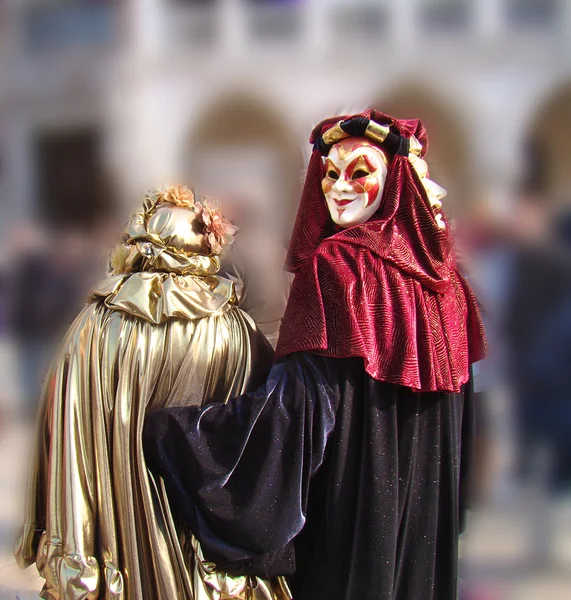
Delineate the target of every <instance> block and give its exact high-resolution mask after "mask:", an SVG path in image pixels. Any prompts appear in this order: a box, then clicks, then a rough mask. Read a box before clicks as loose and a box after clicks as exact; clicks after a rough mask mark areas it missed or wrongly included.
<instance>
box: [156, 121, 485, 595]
mask: <svg viewBox="0 0 571 600" xmlns="http://www.w3.org/2000/svg"><path fill="white" fill-rule="evenodd" d="M311 142H312V143H313V144H314V151H313V154H312V156H311V160H310V164H309V169H308V173H307V178H306V182H305V187H304V191H303V195H302V199H301V205H300V209H299V213H298V217H297V221H296V225H295V229H294V232H293V236H292V240H291V244H290V248H289V255H288V260H287V268H288V269H289V270H290V271H292V272H294V273H295V279H294V282H293V286H292V290H291V294H290V298H289V301H288V306H287V309H286V313H285V316H284V319H283V323H282V327H281V331H280V338H279V341H278V345H277V350H276V363H275V364H274V366H273V368H272V370H271V372H270V375H269V377H268V380H267V382H266V384H265V385H263V386H262V387H261V388H259V389H258V390H257V391H256V392H254V393H250V394H245V395H243V396H240V397H238V398H235V399H233V400H231V401H230V402H229V403H228V404H226V405H222V404H211V405H209V406H207V407H206V408H203V409H200V408H194V407H189V408H172V409H166V410H161V411H157V412H155V413H152V414H151V415H149V417H148V420H147V423H146V426H145V430H144V443H145V449H146V454H147V458H148V460H149V463H150V465H151V468H152V469H153V470H154V471H155V472H156V473H157V474H160V475H161V476H162V477H163V479H164V481H165V484H166V489H167V491H168V493H169V495H170V497H171V501H172V503H173V505H174V506H175V509H176V511H177V512H178V515H179V517H180V518H181V519H183V520H184V521H186V522H187V523H188V525H189V526H190V528H191V529H192V531H193V533H194V535H195V536H196V537H197V538H198V539H199V540H200V542H201V544H202V547H203V550H204V553H205V555H206V557H207V558H208V559H210V560H212V561H213V562H214V563H216V565H217V568H218V569H220V570H227V571H229V572H239V573H246V574H253V575H260V576H266V577H267V576H274V575H278V574H279V575H288V576H289V578H290V584H291V588H292V592H293V596H294V598H295V599H296V600H309V599H312V600H315V599H325V598H327V600H341V599H343V600H356V599H359V600H366V599H380V598H383V599H386V600H429V599H431V600H453V599H455V598H456V580H457V550H458V535H459V532H460V530H461V513H462V511H463V509H464V507H465V506H464V490H463V488H464V485H463V484H464V479H465V468H466V465H467V462H468V461H467V457H468V450H469V441H470V433H471V432H470V429H471V418H472V413H471V410H472V406H471V397H472V387H471V379H470V365H471V363H473V362H476V361H478V360H480V359H481V358H482V357H483V355H484V353H485V340H484V334H483V330H482V325H481V320H480V315H479V312H478V308H477V304H476V300H475V298H474V296H473V294H472V292H471V290H470V288H469V286H468V285H467V283H466V282H465V281H464V279H463V278H462V277H461V275H460V274H459V272H458V269H457V265H456V261H455V257H454V249H453V240H452V237H451V233H450V229H449V227H448V224H447V222H446V219H445V217H444V215H443V213H442V212H441V202H440V200H441V198H442V197H443V195H444V190H442V188H440V187H439V186H437V185H436V184H435V183H433V182H432V181H430V180H429V179H428V178H427V175H428V173H427V168H426V162H425V161H424V160H423V158H422V156H423V155H424V153H425V151H426V147H427V137H426V132H425V129H424V127H423V125H422V123H420V121H417V120H409V121H402V120H396V119H392V118H390V117H388V116H387V115H384V114H382V113H379V112H377V111H375V110H369V111H367V112H365V113H361V114H357V115H353V116H341V117H335V118H332V119H327V120H325V121H323V122H322V123H320V124H319V125H318V126H317V127H316V128H315V129H314V131H313V134H312V137H311Z"/></svg>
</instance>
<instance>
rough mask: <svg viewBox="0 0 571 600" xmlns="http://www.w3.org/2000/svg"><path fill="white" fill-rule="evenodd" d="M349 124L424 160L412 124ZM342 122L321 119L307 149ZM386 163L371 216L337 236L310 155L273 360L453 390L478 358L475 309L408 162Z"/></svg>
mask: <svg viewBox="0 0 571 600" xmlns="http://www.w3.org/2000/svg"><path fill="white" fill-rule="evenodd" d="M356 116H357V117H367V118H372V119H373V120H374V121H376V122H378V123H382V124H390V125H391V128H393V129H394V131H395V132H397V133H398V134H400V136H401V137H404V138H406V137H409V136H410V135H414V136H415V137H416V138H417V139H418V141H419V142H420V143H421V145H422V148H423V150H422V154H424V153H425V152H426V146H427V139H426V131H425V129H424V127H423V125H422V123H421V122H420V121H418V120H413V121H399V120H396V119H391V118H390V117H388V116H386V115H383V114H381V113H379V112H377V111H374V110H369V111H367V112H366V113H362V114H361V115H356ZM354 117H355V116H354ZM354 117H353V118H354ZM340 119H349V117H348V116H345V117H336V118H335V119H329V120H327V121H324V122H323V123H321V124H320V125H318V126H317V127H316V128H315V129H314V131H313V134H312V137H311V141H312V142H316V141H317V140H318V138H319V137H320V136H321V135H322V134H323V133H325V131H327V130H328V129H329V128H330V127H332V126H333V125H335V123H337V122H338V121H339V120H340ZM389 158H390V166H389V169H388V175H387V180H386V183H385V188H384V193H383V198H382V200H381V204H380V207H379V210H378V211H377V213H376V214H375V215H374V216H373V217H372V218H371V219H370V220H369V221H367V222H366V223H364V224H362V225H357V226H355V227H351V228H349V229H337V230H335V229H334V228H333V224H332V221H331V219H330V217H329V213H328V210H327V206H326V204H325V198H324V196H323V192H322V191H321V180H322V178H323V177H324V174H325V173H324V166H323V160H322V157H321V153H320V151H319V148H318V147H316V148H315V150H314V151H313V154H312V157H311V160H310V164H309V169H308V173H307V178H306V182H305V187H304V192H303V196H302V199H301V204H300V209H299V212H298V216H297V221H296V224H295V228H294V232H293V235H292V241H291V244H290V248H289V255H288V261H287V268H288V269H289V270H290V271H292V272H294V273H295V274H296V277H295V280H294V283H293V286H292V290H291V293H290V297H289V302H288V305H287V309H286V312H285V316H284V319H283V322H282V326H281V329H280V338H279V342H278V346H277V349H276V355H277V357H282V356H285V355H287V354H291V353H293V352H299V351H304V350H309V351H312V352H317V353H319V354H323V355H325V356H331V357H336V358H348V357H361V358H363V359H364V363H365V370H366V371H367V373H369V375H370V376H371V377H373V378H374V379H377V380H379V381H386V382H390V383H396V384H399V385H403V386H407V387H409V388H412V389H414V390H419V391H423V392H434V391H442V392H458V391H459V390H460V386H461V385H462V384H464V383H466V382H467V381H468V375H469V366H470V364H471V363H473V362H476V361H478V360H481V359H482V358H483V356H484V353H485V341H484V333H483V327H482V322H481V319H480V314H479V310H478V306H477V304H476V300H475V298H474V295H473V293H472V291H471V289H470V287H469V286H468V285H467V283H466V282H465V281H464V279H463V277H462V276H461V275H460V274H459V272H458V268H457V266H456V260H455V256H454V248H453V239H452V236H451V234H450V228H449V227H448V226H447V227H446V229H439V228H438V227H437V225H436V222H435V217H434V213H433V211H432V208H431V206H430V202H429V200H428V197H427V195H426V191H425V189H424V186H423V185H422V183H421V181H420V179H419V178H418V175H417V174H416V172H415V170H414V168H413V166H412V164H411V163H410V162H409V160H408V157H407V156H403V155H399V154H396V155H395V156H392V157H389Z"/></svg>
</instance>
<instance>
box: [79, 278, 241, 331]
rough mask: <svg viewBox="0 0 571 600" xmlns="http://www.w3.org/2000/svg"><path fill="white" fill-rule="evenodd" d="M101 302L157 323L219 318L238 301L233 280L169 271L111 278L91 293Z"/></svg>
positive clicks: (91, 297)
mask: <svg viewBox="0 0 571 600" xmlns="http://www.w3.org/2000/svg"><path fill="white" fill-rule="evenodd" d="M101 299H104V302H105V305H106V306H107V307H108V308H110V309H111V310H120V311H123V312H125V313H128V314H130V315H133V316H135V317H139V318H141V319H146V320H147V321H150V322H151V323H155V324H159V323H164V322H165V321H167V320H168V319H201V318H202V317H208V316H215V315H217V314H221V313H224V312H226V311H227V310H228V309H229V308H231V307H232V306H233V305H234V304H236V302H237V299H236V292H235V289H234V283H233V282H232V281H229V280H227V279H224V278H222V277H218V276H215V275H212V276H209V277H197V276H194V275H178V274H176V273H165V272H141V273H131V274H124V275H113V276H111V277H107V278H106V279H104V280H103V281H101V282H100V283H99V284H98V285H97V286H96V287H95V288H94V289H93V290H92V291H91V294H90V300H91V301H96V300H101Z"/></svg>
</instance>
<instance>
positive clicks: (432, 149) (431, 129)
mask: <svg viewBox="0 0 571 600" xmlns="http://www.w3.org/2000/svg"><path fill="white" fill-rule="evenodd" d="M373 106H374V107H375V108H376V109H378V110H380V111H382V112H384V113H387V114H389V115H391V116H392V117H395V118H400V119H417V118H418V119H420V120H421V121H422V122H423V123H424V125H425V126H426V129H427V131H428V140H429V149H428V154H427V156H426V160H427V162H428V166H429V169H430V177H431V179H433V180H434V181H436V182H437V183H438V184H439V185H442V186H443V187H444V188H446V190H447V191H448V196H447V198H446V200H445V203H446V204H445V210H446V213H447V214H448V216H456V215H459V214H462V213H463V212H465V211H466V210H468V209H469V207H470V204H471V202H472V201H473V199H474V197H475V189H474V183H475V182H474V173H473V169H472V164H473V163H472V157H471V153H470V151H469V147H468V136H467V133H466V131H465V130H464V127H463V124H462V121H461V119H460V117H459V116H458V115H457V114H456V111H455V110H454V108H453V107H452V106H450V104H449V102H448V101H447V100H446V98H444V97H443V96H441V95H440V94H438V93H437V92H436V91H434V90H431V89H427V88H426V87H425V86H422V85H418V84H403V85H401V86H399V87H397V88H396V89H395V90H394V91H392V92H389V93H387V94H381V95H379V96H378V98H377V99H376V101H375V102H374V103H373Z"/></svg>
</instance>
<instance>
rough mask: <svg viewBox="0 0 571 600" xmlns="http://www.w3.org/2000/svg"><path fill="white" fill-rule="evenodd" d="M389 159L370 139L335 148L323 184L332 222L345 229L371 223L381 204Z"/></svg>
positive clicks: (327, 165) (353, 140) (328, 157)
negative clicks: (369, 221) (370, 220)
mask: <svg viewBox="0 0 571 600" xmlns="http://www.w3.org/2000/svg"><path fill="white" fill-rule="evenodd" d="M387 171H388V169H387V158H386V156H385V155H384V153H383V151H382V150H381V149H380V148H379V147H378V146H375V145H374V144H373V143H371V142H370V141H368V140H367V139H366V138H348V139H346V140H343V141H341V142H339V143H337V144H335V145H334V146H333V147H332V148H331V150H330V151H329V155H328V156H327V161H326V163H325V177H324V178H323V180H322V182H321V187H322V189H323V194H324V195H325V201H326V203H327V208H328V209H329V214H330V215H331V219H332V220H333V222H334V223H336V224H337V225H340V226H341V227H352V226H353V225H360V224H361V223H365V221H368V220H369V219H370V218H371V217H372V216H373V215H374V214H375V212H376V211H377V209H378V208H379V205H380V204H381V197H382V195H383V189H384V186H385V181H386V178H387Z"/></svg>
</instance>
